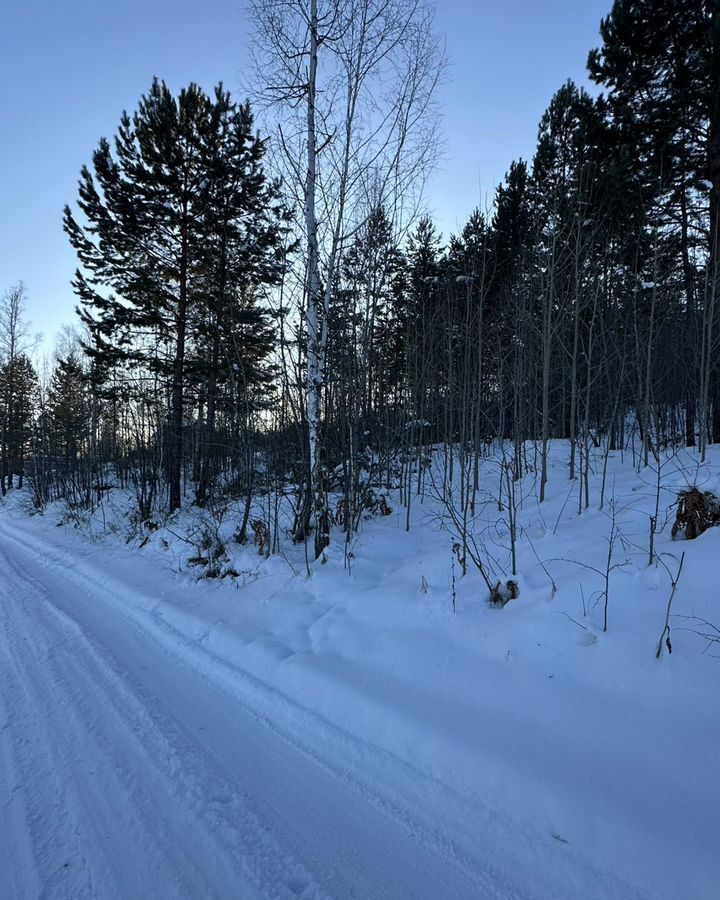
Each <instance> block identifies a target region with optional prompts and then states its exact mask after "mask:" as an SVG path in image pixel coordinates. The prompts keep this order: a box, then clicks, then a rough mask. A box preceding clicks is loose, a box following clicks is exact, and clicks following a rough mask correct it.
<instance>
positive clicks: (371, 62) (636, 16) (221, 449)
mask: <svg viewBox="0 0 720 900" xmlns="http://www.w3.org/2000/svg"><path fill="white" fill-rule="evenodd" d="M250 12H251V18H252V23H253V28H254V32H253V34H254V39H253V47H254V58H253V59H252V60H251V61H248V73H249V75H251V76H252V83H253V85H254V93H253V95H252V96H251V98H250V100H243V101H242V102H239V101H237V100H236V99H234V97H233V96H232V94H231V92H229V91H228V90H227V89H226V88H225V87H224V86H223V85H218V86H217V88H216V89H215V90H214V91H213V92H211V93H209V94H208V93H206V92H205V91H204V90H203V89H202V88H201V87H199V86H198V85H196V84H189V85H188V86H187V87H186V88H184V89H183V90H181V91H180V92H179V93H177V94H173V92H172V91H171V90H170V88H169V87H168V86H167V85H166V84H165V83H164V82H163V81H162V80H161V79H156V80H155V81H153V83H152V84H151V85H150V86H149V89H148V91H147V93H146V94H145V95H144V96H143V97H142V98H140V100H139V102H138V105H137V108H136V109H135V110H134V111H133V112H131V113H126V114H124V115H123V117H122V118H121V120H120V122H119V123H118V126H117V132H116V134H115V135H114V136H113V137H112V138H111V139H101V140H100V141H99V143H98V144H97V146H96V147H95V149H94V150H92V148H88V158H89V162H88V165H87V166H86V167H84V168H83V169H82V172H81V173H80V179H79V185H78V187H77V189H76V190H75V192H73V191H74V189H73V186H72V185H68V188H67V194H68V205H67V206H66V208H65V213H64V223H63V224H64V229H65V232H66V233H67V238H68V240H69V241H70V244H71V245H72V247H73V248H74V250H75V252H76V254H77V260H78V269H77V273H76V276H75V280H74V282H73V286H74V290H75V293H76V295H77V313H78V320H77V322H76V323H75V324H74V326H73V327H72V328H70V329H68V330H67V331H66V332H65V333H64V335H63V339H62V340H61V341H60V343H59V344H58V348H57V350H56V353H55V356H54V358H53V361H52V364H51V365H50V366H45V367H42V368H41V367H37V366H35V365H34V364H33V361H32V344H33V341H32V339H31V336H30V328H29V325H28V323H27V322H26V321H25V313H24V288H23V285H22V284H18V285H15V286H13V287H10V288H9V289H8V290H7V291H6V293H5V295H4V299H3V301H2V310H1V315H0V359H1V360H2V363H1V366H0V485H1V487H2V494H3V495H5V494H6V493H7V492H8V491H11V490H13V489H14V488H16V487H22V486H23V484H24V483H25V484H26V485H27V487H28V488H29V491H30V493H31V496H32V500H33V503H34V505H35V506H36V507H37V508H38V509H44V508H45V507H46V506H47V505H48V504H49V503H51V502H52V501H55V500H58V499H63V500H65V501H66V502H67V504H68V507H69V508H70V509H72V510H82V509H90V510H92V509H94V508H95V507H96V506H97V504H99V503H100V502H101V501H102V499H103V496H104V495H105V494H106V493H107V492H108V491H109V490H111V489H112V488H114V487H120V488H123V489H127V490H129V491H130V492H131V493H132V496H133V497H134V511H133V515H134V517H135V522H136V525H137V528H138V530H139V532H142V531H143V529H145V530H152V529H153V528H155V527H157V524H158V522H160V521H165V520H166V519H167V517H168V516H172V515H173V514H175V512H176V511H177V510H179V509H180V508H181V507H187V506H197V507H200V508H204V509H207V510H208V511H209V512H210V513H211V514H212V513H213V511H214V510H216V509H221V508H224V504H226V503H227V502H228V500H229V499H232V500H234V501H239V507H238V508H239V509H240V510H242V513H241V514H240V515H239V517H238V521H237V523H236V525H237V528H236V540H237V541H238V542H240V543H244V542H246V541H248V540H252V539H253V537H254V539H255V540H256V541H257V540H259V541H260V543H261V546H262V549H263V551H264V552H266V553H267V554H271V553H273V552H275V551H276V550H277V549H278V547H279V545H280V543H281V542H282V540H284V539H285V537H287V536H291V537H292V539H293V540H294V541H295V542H298V543H299V542H307V545H308V548H309V549H308V555H309V557H310V558H311V559H313V558H317V557H320V556H322V554H323V551H324V549H325V547H326V546H327V544H328V542H329V539H330V533H331V530H332V529H336V530H337V533H338V534H342V535H344V536H345V540H346V543H347V544H349V542H350V541H351V540H352V537H353V535H354V534H355V533H356V531H357V530H358V528H359V527H360V525H361V522H362V521H363V520H364V518H365V517H367V516H372V515H382V514H383V513H384V512H386V511H387V504H388V500H387V494H388V491H390V490H398V489H399V491H400V497H401V502H402V504H403V506H404V508H405V510H406V512H405V513H404V516H405V526H406V527H407V528H408V529H409V528H410V527H411V499H412V497H413V496H417V495H418V494H422V493H423V492H424V491H425V490H429V489H432V490H433V491H434V492H435V493H436V494H438V495H439V496H442V498H443V500H444V501H445V503H446V505H447V507H448V509H449V511H450V516H451V519H452V520H453V522H454V523H455V526H456V530H457V532H458V533H459V534H460V536H461V537H462V536H463V535H465V533H466V531H467V527H466V526H467V522H468V520H469V519H472V517H473V516H474V515H475V504H476V500H477V497H478V491H479V490H480V488H481V484H480V481H481V478H480V475H479V472H480V465H479V464H480V461H481V460H482V458H483V457H484V456H486V455H487V454H489V453H490V452H491V450H492V448H495V447H498V446H500V447H501V448H502V458H503V467H502V473H501V477H500V488H499V490H500V495H501V497H502V496H503V492H504V494H505V495H506V496H507V498H511V497H512V493H513V484H514V483H517V482H518V481H519V480H520V479H521V478H522V477H523V476H524V475H525V474H526V473H527V472H534V473H536V478H537V481H538V488H539V500H540V502H541V503H542V501H543V499H544V496H545V487H546V484H547V480H548V478H549V470H548V454H549V447H550V444H551V442H552V441H554V440H556V439H564V440H565V441H566V442H567V448H568V457H567V468H568V476H569V479H570V480H571V481H577V482H578V483H579V485H580V487H579V490H578V495H577V497H576V498H575V499H574V500H573V502H574V503H575V504H576V506H577V508H578V512H580V513H581V512H582V510H583V508H586V507H588V506H589V505H590V504H591V503H597V502H600V506H601V508H602V504H603V497H591V490H590V482H589V480H588V472H589V470H590V467H591V464H590V457H591V454H592V453H593V452H594V451H595V450H597V449H598V448H601V449H602V450H603V451H604V452H605V454H606V458H607V453H608V451H612V450H614V449H616V448H632V453H633V458H634V459H635V458H637V464H638V466H640V467H642V466H648V465H652V464H653V461H657V460H658V459H659V454H660V453H661V452H662V451H663V450H664V449H666V448H668V447H676V446H681V445H684V446H688V447H696V448H697V452H698V454H699V456H700V459H702V460H704V458H705V453H706V450H707V447H708V445H709V444H711V443H718V442H720V354H719V353H718V350H719V348H720V302H719V301H718V297H717V294H718V287H719V279H720V260H719V254H720V247H719V230H718V218H719V215H720V91H718V90H717V84H718V83H719V82H720V20H719V15H720V14H719V13H718V12H717V10H716V5H715V4H714V3H712V2H710V0H617V2H615V3H614V5H613V6H612V9H611V11H609V14H608V16H607V18H605V19H604V20H603V22H602V25H601V44H600V46H599V47H598V48H596V49H591V50H590V52H589V56H588V61H587V67H588V73H589V76H590V79H591V80H592V82H593V83H594V85H595V86H596V88H597V89H593V90H592V91H591V92H588V91H586V90H585V89H584V88H582V87H578V86H577V85H575V84H574V83H572V82H571V81H568V82H567V83H565V84H562V85H560V86H559V88H558V90H557V92H556V93H555V95H554V96H553V97H552V98H550V102H549V105H548V107H547V110H546V112H545V113H544V115H543V116H542V119H541V121H540V123H539V127H538V136H537V147H536V151H535V154H534V156H533V158H532V159H531V160H524V159H517V160H516V161H515V162H513V163H512V165H511V166H510V168H509V170H508V172H507V174H506V176H505V179H504V181H503V182H502V183H501V184H500V185H499V186H498V187H497V189H496V191H495V195H494V198H493V199H492V202H491V203H490V204H489V206H488V208H486V209H482V208H478V209H477V210H476V211H475V212H474V213H473V214H472V215H471V216H470V218H469V219H468V221H467V223H466V224H465V226H464V227H463V228H462V229H461V230H460V231H459V233H458V234H454V235H450V236H447V237H445V236H443V235H442V234H440V232H439V230H438V228H437V227H436V225H435V224H434V223H433V220H432V218H431V217H430V216H428V215H427V214H425V213H424V212H423V201H422V186H423V182H424V179H425V178H426V176H427V174H428V172H429V171H430V170H431V169H432V167H433V166H434V165H436V164H437V162H438V158H439V157H440V156H441V150H442V147H441V144H442V142H441V140H440V136H441V132H442V124H441V118H442V116H441V110H440V109H439V108H438V105H437V102H436V99H435V91H436V87H437V85H438V83H439V81H440V79H442V78H443V77H444V74H443V73H444V68H445V59H444V51H443V47H442V43H441V41H440V40H439V38H438V36H437V35H436V34H435V33H434V31H433V23H432V9H431V7H430V6H429V5H427V4H425V3H424V0H352V2H338V0H308V2H307V3H298V2H295V0H254V2H253V3H251V9H250ZM256 115H257V116H258V118H259V120H261V121H262V122H263V123H264V128H265V129H266V131H265V132H261V131H258V130H257V128H256V125H255V117H256ZM430 458H434V459H437V460H440V461H441V465H442V471H443V473H444V474H443V476H442V479H441V480H440V481H438V480H437V479H436V478H435V477H434V476H433V479H432V480H433V483H432V485H429V484H428V483H427V482H428V480H429V478H430V475H429V474H428V473H429V472H430V466H429V464H428V460H429V459H430ZM603 484H604V483H603ZM283 504H289V508H290V510H291V517H290V520H286V519H284V518H283V516H282V515H281V513H280V506H281V505H283ZM258 510H260V512H258ZM463 529H465V530H463ZM463 544H464V546H463V548H462V554H461V555H462V560H461V561H462V563H463V566H465V564H466V562H467V556H468V554H470V555H472V553H473V549H472V547H471V546H468V545H467V542H465V541H464V540H463ZM477 562H478V565H479V566H480V568H481V571H482V565H483V563H482V560H481V559H480V560H478V561H477Z"/></svg>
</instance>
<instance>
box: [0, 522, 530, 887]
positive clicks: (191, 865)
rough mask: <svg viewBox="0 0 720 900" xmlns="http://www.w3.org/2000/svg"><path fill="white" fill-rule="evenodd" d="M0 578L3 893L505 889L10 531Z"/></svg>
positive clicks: (344, 765)
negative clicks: (270, 722) (271, 725)
mask: <svg viewBox="0 0 720 900" xmlns="http://www.w3.org/2000/svg"><path fill="white" fill-rule="evenodd" d="M0 578H1V579H2V602H1V603H0V616H1V628H2V631H1V632H0V670H1V673H2V694H1V697H0V704H1V705H0V727H1V728H2V735H3V739H2V744H1V753H2V756H1V757H0V794H1V796H2V802H1V803H0V834H2V836H3V839H2V842H0V896H1V897H3V898H5V900H12V898H25V897H27V898H36V897H48V898H73V900H77V898H85V897H102V898H111V897H122V898H134V900H139V898H145V897H148V898H150V897H153V898H166V897H167V898H169V897H183V898H206V897H208V898H209V897H223V898H231V897H238V898H244V897H255V896H258V897H263V898H266V897H295V896H301V897H337V898H341V897H354V896H359V897H366V896H367V897H385V896H387V897H428V898H442V897H473V896H483V895H485V894H488V895H496V894H497V893H500V894H502V895H507V893H508V890H507V889H508V887H509V885H508V884H504V885H502V886H501V885H498V884H494V883H493V880H492V878H491V877H490V876H489V875H488V874H487V873H482V872H478V871H473V868H472V865H471V864H470V863H469V861H467V860H463V859H462V858H461V857H460V856H458V854H457V853H456V852H455V851H454V850H453V848H452V847H450V846H447V845H446V846H443V845H442V842H441V841H439V840H438V841H434V840H433V836H432V834H431V832H430V831H424V829H423V827H422V824H421V823H419V822H418V823H415V822H413V821H412V818H411V817H410V816H409V815H407V814H406V813H405V811H404V810H401V809H398V808H396V807H394V806H393V805H392V804H391V803H390V802H388V803H384V802H383V798H382V797H381V796H380V795H379V794H376V793H371V792H368V790H367V789H366V788H365V786H364V785H363V784H362V782H361V781H356V780H354V779H353V778H352V777H351V775H350V772H351V771H352V769H351V766H352V760H351V759H347V758H346V759H345V760H343V759H340V760H338V759H330V760H329V761H328V760H325V759H323V758H322V757H320V756H319V755H316V754H315V753H313V752H312V751H311V750H309V749H308V748H307V747H302V748H301V747H300V746H298V745H297V744H295V743H293V742H292V741H291V740H288V739H287V738H286V737H284V736H282V735H281V734H280V733H279V732H278V731H277V730H276V729H273V728H272V727H270V725H269V723H268V722H266V721H264V720H263V715H262V713H261V711H259V710H253V709H252V708H251V707H249V706H248V703H247V700H245V701H243V698H242V696H239V695H234V694H233V693H232V692H231V691H229V690H228V689H227V686H226V685H223V684H221V683H218V682H213V681H212V680H210V679H209V678H208V676H207V673H204V672H202V671H200V670H199V669H198V668H195V667H193V666H192V664H190V663H189V657H188V655H187V653H184V652H181V651H182V648H181V647H178V652H177V653H174V652H172V650H171V649H169V648H168V644H167V642H166V643H165V645H161V644H160V643H159V642H158V640H157V638H156V636H154V635H153V634H152V633H151V631H150V630H148V629H144V628H142V627H141V626H140V625H139V624H138V622H137V621H132V620H131V619H129V618H128V617H126V616H124V615H123V614H122V611H121V607H119V606H118V602H117V601H118V598H117V597H116V596H114V595H113V594H112V592H109V591H108V590H106V589H103V588H101V587H99V586H96V587H94V588H93V586H92V585H91V584H89V583H88V581H87V580H86V578H83V577H79V576H78V575H77V573H68V572H66V573H63V572H61V571H60V570H59V568H58V567H57V565H55V566H52V565H49V564H48V563H47V562H46V561H44V560H43V559H42V558H41V557H40V556H39V555H38V553H37V552H36V549H35V548H32V547H28V546H26V545H24V544H23V542H22V541H21V540H20V539H19V538H14V537H13V536H12V532H11V531H10V530H9V529H6V528H3V529H2V541H1V542H0ZM326 749H327V750H328V754H329V755H332V754H334V753H335V752H337V750H338V746H337V744H336V746H335V747H327V748H326ZM374 762H375V764H377V765H380V766H381V767H382V761H381V760H375V761H374ZM348 766H350V768H348ZM389 774H390V775H392V773H391V772H390V773H389ZM511 893H512V891H511Z"/></svg>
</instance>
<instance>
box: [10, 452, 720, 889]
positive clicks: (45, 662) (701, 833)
mask: <svg viewBox="0 0 720 900" xmlns="http://www.w3.org/2000/svg"><path fill="white" fill-rule="evenodd" d="M566 456H567V449H566V448H565V447H563V446H558V447H557V448H556V453H555V462H554V466H553V470H552V473H551V476H552V477H551V481H550V495H549V498H548V500H547V501H546V502H545V503H544V504H543V505H542V506H540V505H539V504H538V503H537V501H536V498H535V486H534V484H533V482H532V479H531V478H528V479H526V481H525V483H524V484H523V487H522V491H521V492H520V493H519V495H518V496H519V497H520V496H522V502H521V503H520V509H519V511H518V521H519V526H520V529H521V532H522V534H521V537H520V540H519V570H520V587H521V595H520V598H519V599H518V600H515V601H512V602H511V603H509V604H508V605H507V606H506V607H505V608H504V609H501V610H499V609H491V608H489V607H488V605H487V603H486V600H485V595H486V591H485V589H484V586H483V584H482V581H481V579H480V577H479V574H478V573H477V572H476V571H473V570H472V568H471V569H470V571H469V572H468V575H467V576H466V577H465V578H461V577H460V572H459V567H458V563H457V562H455V563H454V566H453V564H452V563H451V560H452V558H453V557H452V553H451V546H452V542H453V536H452V535H451V534H449V533H448V532H447V531H446V530H443V529H442V528H441V527H440V517H441V516H442V512H443V510H442V507H441V506H440V505H439V504H437V503H436V502H435V501H433V500H432V499H429V498H428V499H426V500H425V502H423V503H421V502H420V500H419V499H417V500H416V501H414V505H413V509H412V529H411V531H410V532H409V533H406V532H405V530H404V527H405V515H404V510H402V509H399V508H398V506H397V503H395V504H394V507H395V512H394V513H393V515H391V516H389V517H387V518H382V519H378V520H374V521H372V522H369V523H367V524H366V525H365V526H364V530H363V533H362V534H361V536H360V537H359V539H358V540H357V542H356V543H355V544H354V546H353V547H352V554H353V559H352V565H351V573H350V574H348V571H347V568H346V566H345V562H344V554H343V548H342V545H341V544H334V545H333V546H332V547H331V549H330V552H329V554H328V557H327V562H326V563H325V564H324V565H322V564H317V565H316V566H315V567H314V571H313V574H312V576H311V577H310V578H307V577H306V576H305V574H304V571H303V563H302V559H301V555H300V551H299V550H298V549H297V548H295V549H292V550H289V551H288V552H289V558H287V559H284V558H282V557H273V558H271V559H270V560H268V561H265V560H261V559H259V557H258V556H257V555H256V552H255V550H254V548H252V547H249V548H240V547H236V548H232V549H231V554H232V559H231V563H232V565H233V567H234V568H235V569H236V570H237V571H238V572H240V573H241V575H242V577H241V579H240V582H244V584H242V585H241V586H237V587H236V586H234V585H233V584H232V583H231V582H230V581H229V580H228V579H225V580H223V581H222V582H208V581H203V582H199V583H198V582H195V581H194V580H193V578H192V576H191V575H190V573H189V572H188V571H187V570H186V566H185V563H186V557H187V554H188V553H189V551H188V550H187V548H186V547H185V545H184V544H183V542H182V541H180V540H179V539H177V538H176V537H174V535H177V534H181V533H182V529H183V528H187V527H188V525H189V523H190V517H191V516H192V515H193V514H192V513H186V514H184V517H183V516H181V517H180V519H179V520H178V521H176V522H172V523H170V529H162V530H161V531H159V532H156V533H155V534H153V536H152V539H151V540H149V541H148V542H147V543H146V544H145V546H144V547H143V548H142V549H139V547H138V545H137V543H135V544H134V545H127V544H126V543H125V542H124V540H123V539H122V537H121V536H120V535H119V534H115V535H113V534H107V533H106V534H103V535H102V536H100V534H99V531H100V526H99V524H98V519H97V517H96V519H95V520H94V521H93V522H92V523H91V528H90V533H92V534H93V535H94V539H89V537H88V532H87V531H86V530H76V529H73V528H72V527H65V528H57V527H55V526H56V524H57V522H58V520H59V518H60V515H61V514H60V511H59V510H58V509H56V508H55V509H51V510H49V511H48V512H47V513H46V514H45V515H43V516H33V517H28V516H27V515H26V514H25V512H24V511H23V508H22V507H23V505H24V504H23V500H22V497H21V496H20V495H18V494H15V495H14V496H12V497H11V498H10V499H9V500H8V502H6V503H5V505H4V507H2V508H0V600H1V602H0V679H1V681H0V835H2V840H0V897H2V898H3V900H5V898H8V900H14V898H40V897H42V898H53V900H54V898H68V900H69V898H86V897H87V898H91V897H93V898H94V897H97V898H103V900H105V898H115V897H118V898H132V900H137V898H171V897H178V898H181V897H182V898H201V897H202V898H205V897H221V898H246V897H248V898H251V897H263V898H265V897H280V898H285V897H305V898H310V897H331V898H349V897H368V898H375V897H389V898H403V900H404V898H413V897H417V898H429V900H442V898H453V897H458V898H522V900H525V898H528V900H529V898H548V900H549V898H568V900H578V898H653V900H657V898H668V900H670V898H672V900H681V898H687V900H696V898H697V900H706V898H707V900H710V898H715V897H717V896H718V884H720V658H718V657H720V644H710V645H708V643H707V641H706V640H703V639H702V638H701V637H700V636H699V635H698V634H697V633H696V632H698V631H703V632H708V626H706V625H702V624H701V623H700V619H704V620H706V621H707V622H710V623H712V624H714V625H716V626H717V627H719V628H720V591H719V590H718V583H719V582H720V529H715V530H713V531H710V532H707V533H706V534H705V535H703V536H702V537H701V538H699V539H698V540H696V541H686V542H682V543H680V542H678V543H673V542H671V540H670V525H669V523H668V522H667V515H666V514H667V512H668V510H669V507H670V504H671V503H672V501H673V500H674V497H675V494H676V491H677V489H678V488H679V487H683V486H686V485H687V484H690V483H695V482H697V483H699V484H702V485H703V487H704V488H713V489H718V487H720V479H719V477H718V472H719V471H720V470H719V469H718V463H719V462H720V454H716V456H715V457H712V456H711V457H710V459H709V463H708V464H707V465H705V466H702V467H700V466H699V465H698V464H697V461H696V459H695V458H694V457H693V456H692V455H690V454H686V453H682V454H680V455H675V456H672V457H668V458H667V459H666V460H665V461H664V463H663V466H662V468H661V471H660V482H661V496H660V520H659V522H660V526H662V531H661V533H660V534H659V535H658V536H657V537H656V549H657V552H658V553H659V554H661V560H662V562H661V563H655V564H654V565H652V566H648V564H647V559H648V553H647V549H648V516H649V515H650V514H652V513H653V512H654V509H655V492H656V482H657V479H656V476H655V473H654V472H652V471H648V470H644V471H643V473H642V474H641V475H638V474H637V473H636V472H634V471H633V469H632V465H631V460H630V459H629V457H627V456H626V457H625V458H624V459H623V458H621V457H620V456H619V455H616V456H615V457H614V458H613V459H611V461H610V465H609V468H608V474H607V498H606V509H605V510H604V511H599V510H598V509H597V504H598V500H599V484H600V475H601V465H600V464H598V466H597V471H596V473H595V475H594V476H593V478H592V479H591V508H590V509H588V510H586V511H583V513H582V515H578V513H577V491H576V488H575V489H573V491H572V493H571V495H570V497H569V498H568V490H569V487H570V486H569V484H568V481H567V473H566V470H565V462H566ZM497 472H498V469H497V463H496V462H493V461H492V460H490V461H487V463H486V464H485V466H484V468H483V476H484V478H483V484H487V488H486V492H487V493H486V494H484V495H483V496H486V499H487V500H488V502H487V504H485V505H482V504H481V506H480V507H479V509H478V522H477V523H476V526H475V531H476V535H477V536H478V539H480V538H482V539H483V540H484V542H485V545H486V547H487V549H488V551H489V552H491V553H492V554H493V555H494V556H495V558H496V559H497V560H498V562H499V564H500V565H504V564H505V562H506V557H507V551H506V546H507V533H506V529H505V527H504V524H503V522H504V519H505V516H506V513H505V514H498V511H497V504H496V503H492V502H491V494H492V492H493V491H494V490H495V484H496V483H497V482H498V478H497ZM484 490H485V489H484ZM611 498H614V507H615V526H616V529H617V531H616V532H615V534H616V538H615V542H614V549H613V558H612V566H613V570H612V572H611V575H610V594H609V603H608V631H607V632H606V633H603V631H602V624H603V607H604V601H603V599H602V598H600V597H599V595H598V593H597V592H598V591H599V590H602V587H603V584H602V577H601V575H600V574H599V573H598V572H596V571H593V569H597V570H600V571H604V569H605V565H606V559H607V554H608V537H609V535H610V533H611V528H612V521H611V519H610V517H609V515H608V512H609V501H610V499H611ZM102 513H103V516H104V517H105V523H106V526H107V522H108V521H113V520H114V517H116V515H117V513H116V512H113V508H112V503H111V504H110V506H108V508H107V509H105V510H103V511H102ZM231 525H232V523H229V524H228V527H231ZM488 525H490V526H491V527H490V528H488ZM338 540H340V536H339V535H338ZM683 551H684V552H685V561H684V566H683V570H682V575H681V577H680V581H679V584H678V588H677V592H676V594H675V598H674V600H673V608H672V613H673V616H671V619H670V623H671V637H672V649H673V652H672V655H668V654H667V652H665V653H664V655H663V657H662V659H660V660H657V659H656V658H655V651H656V648H657V644H658V639H659V637H660V634H661V632H662V629H663V624H664V620H665V609H666V605H667V601H668V597H669V596H670V584H671V576H672V577H674V576H675V574H676V572H677V568H678V564H679V559H680V554H681V553H682V552H683ZM588 566H591V567H593V568H592V569H591V568H587V567H588ZM453 568H454V574H455V579H456V611H455V612H453V610H452V601H451V590H452V589H451V585H452V578H453ZM550 577H552V579H553V580H554V582H555V585H556V587H557V590H556V591H553V589H552V586H551V582H550ZM240 582H239V584H240ZM690 616H694V617H696V618H686V617H690Z"/></svg>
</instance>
